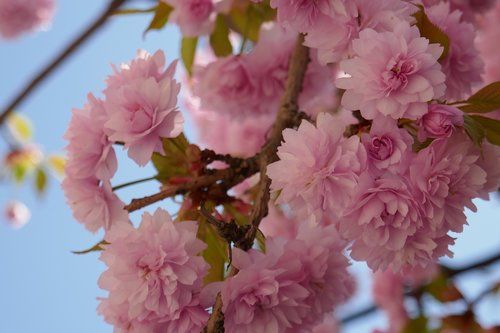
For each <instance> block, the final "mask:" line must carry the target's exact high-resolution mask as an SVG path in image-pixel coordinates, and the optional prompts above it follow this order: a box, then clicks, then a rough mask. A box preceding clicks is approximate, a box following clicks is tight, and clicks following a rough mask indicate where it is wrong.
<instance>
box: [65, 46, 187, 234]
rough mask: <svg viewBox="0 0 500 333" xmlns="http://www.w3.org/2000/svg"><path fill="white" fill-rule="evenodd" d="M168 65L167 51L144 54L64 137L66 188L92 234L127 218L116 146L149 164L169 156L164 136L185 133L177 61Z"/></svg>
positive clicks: (76, 116) (79, 113) (77, 115)
mask: <svg viewBox="0 0 500 333" xmlns="http://www.w3.org/2000/svg"><path fill="white" fill-rule="evenodd" d="M164 64H165V57H164V55H163V52H161V51H158V52H156V53H155V54H154V55H152V56H151V55H149V54H147V53H146V52H145V51H139V53H138V55H137V58H136V59H134V60H133V61H132V62H131V63H130V64H127V65H122V67H121V68H120V69H115V73H114V75H112V76H110V77H109V78H108V80H107V83H108V85H107V87H106V89H105V90H104V94H105V96H106V99H105V100H101V99H99V98H96V97H95V96H94V95H92V94H89V96H88V103H87V104H86V105H85V107H84V108H83V109H82V110H79V109H75V110H73V117H72V118H71V121H70V124H69V127H68V130H67V132H66V134H65V136H64V137H65V139H66V140H68V142H69V143H68V146H67V148H66V149H67V152H68V162H67V164H66V167H65V171H66V178H65V179H64V181H63V183H62V188H63V190H64V192H65V195H66V198H67V201H68V203H69V205H70V207H71V208H72V210H73V214H74V216H75V218H76V219H77V220H78V221H79V222H81V223H83V224H84V225H85V227H86V228H87V229H88V230H89V231H92V232H96V231H97V230H98V229H100V228H101V227H104V229H105V230H108V229H109V228H110V227H111V225H112V224H113V223H115V221H124V220H125V221H126V220H127V212H126V211H125V210H124V209H123V207H124V203H123V202H122V201H121V200H120V199H119V198H118V197H117V196H116V195H115V194H114V193H113V192H112V189H111V183H110V179H111V178H112V177H113V175H114V174H115V172H116V170H117V159H116V155H115V151H114V148H113V144H114V143H122V144H123V145H124V146H125V148H128V155H129V157H130V158H131V159H133V160H134V161H136V162H137V163H138V164H139V165H144V164H146V163H147V162H148V161H149V160H150V159H151V156H152V154H153V152H155V151H156V152H163V146H162V141H161V139H162V138H164V137H175V136H177V135H179V134H180V133H181V132H182V128H183V118H182V114H181V113H180V112H179V111H178V110H177V94H178V93H179V89H180V85H179V84H178V83H177V82H176V81H175V80H174V79H173V75H174V71H175V62H174V63H172V64H171V65H170V66H169V67H168V68H167V69H166V70H164V69H163V66H164Z"/></svg>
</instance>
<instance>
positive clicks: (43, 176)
mask: <svg viewBox="0 0 500 333" xmlns="http://www.w3.org/2000/svg"><path fill="white" fill-rule="evenodd" d="M35 188H36V191H37V192H38V194H43V193H44V192H45V189H46V188H47V173H46V172H45V170H44V169H43V168H38V169H37V170H36V175H35Z"/></svg>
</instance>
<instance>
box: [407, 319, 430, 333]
mask: <svg viewBox="0 0 500 333" xmlns="http://www.w3.org/2000/svg"><path fill="white" fill-rule="evenodd" d="M426 332H429V331H428V329H427V318H425V317H417V318H415V319H412V320H410V321H409V322H408V323H407V324H406V326H405V327H404V329H403V331H402V333H426Z"/></svg>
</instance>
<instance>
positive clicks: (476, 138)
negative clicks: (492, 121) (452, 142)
mask: <svg viewBox="0 0 500 333" xmlns="http://www.w3.org/2000/svg"><path fill="white" fill-rule="evenodd" d="M464 129H465V132H466V133H467V135H468V136H469V138H470V139H471V140H472V142H474V144H475V145H476V146H480V145H481V144H482V143H483V140H484V138H485V135H486V134H485V130H484V128H483V126H482V125H481V124H480V123H478V122H476V121H475V120H474V118H472V117H471V116H467V115H464Z"/></svg>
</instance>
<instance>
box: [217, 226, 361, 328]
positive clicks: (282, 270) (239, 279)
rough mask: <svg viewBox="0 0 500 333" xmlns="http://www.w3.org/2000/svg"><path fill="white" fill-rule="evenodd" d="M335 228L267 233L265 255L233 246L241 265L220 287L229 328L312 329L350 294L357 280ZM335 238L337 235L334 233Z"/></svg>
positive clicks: (314, 227) (236, 264) (310, 228)
mask: <svg viewBox="0 0 500 333" xmlns="http://www.w3.org/2000/svg"><path fill="white" fill-rule="evenodd" d="M334 233H335V230H334V227H333V226H329V227H326V228H324V229H323V228H321V227H317V226H310V225H307V224H303V227H302V228H301V230H300V231H299V233H298V237H297V239H296V240H285V239H283V238H279V237H276V238H273V237H269V238H267V239H266V247H267V251H266V253H265V254H263V253H261V252H259V251H257V250H254V249H251V250H249V251H248V252H243V251H241V250H239V249H235V250H234V252H233V264H234V265H235V266H236V267H237V268H238V269H239V272H238V274H237V275H235V276H234V277H230V278H228V279H227V280H226V281H225V282H224V284H223V286H222V290H221V295H222V303H223V312H224V314H225V322H224V325H225V328H226V330H227V331H228V332H243V333H245V332H256V333H257V332H276V333H280V332H287V333H291V332H300V331H301V330H302V329H308V330H310V329H311V328H312V327H313V326H314V325H315V324H317V323H319V322H320V321H321V319H322V318H323V316H324V314H325V313H326V312H331V311H332V310H333V308H334V307H335V306H336V305H338V304H340V303H342V302H344V301H345V300H346V299H347V298H348V297H349V296H350V294H351V293H352V290H353V280H352V279H351V277H350V276H349V275H348V273H347V270H346V268H347V266H348V261H347V259H346V257H345V256H344V255H343V254H342V252H341V251H342V248H343V246H344V243H343V242H342V241H340V240H339V239H338V238H336V237H335V236H334ZM332 236H333V237H332Z"/></svg>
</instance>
